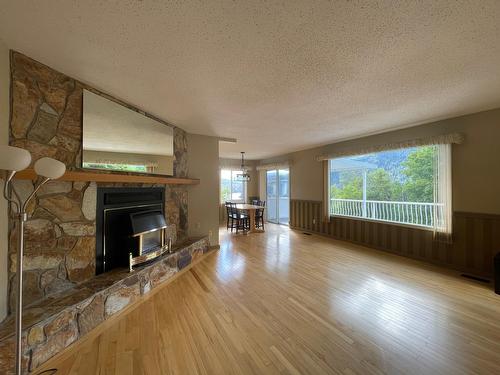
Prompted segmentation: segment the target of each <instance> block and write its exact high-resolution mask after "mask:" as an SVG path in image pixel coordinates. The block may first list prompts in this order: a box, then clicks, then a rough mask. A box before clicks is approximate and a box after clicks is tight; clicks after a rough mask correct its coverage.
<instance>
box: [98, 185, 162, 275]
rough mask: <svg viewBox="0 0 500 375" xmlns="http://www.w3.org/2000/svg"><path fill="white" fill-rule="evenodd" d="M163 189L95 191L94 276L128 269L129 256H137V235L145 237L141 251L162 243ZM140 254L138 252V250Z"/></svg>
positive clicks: (101, 189) (102, 189)
mask: <svg viewBox="0 0 500 375" xmlns="http://www.w3.org/2000/svg"><path fill="white" fill-rule="evenodd" d="M164 212H165V188H161V187H154V188H98V189H97V215H96V274H101V273H103V272H107V271H110V270H112V269H113V268H118V267H120V268H122V267H124V268H125V267H129V256H130V253H133V255H134V256H135V255H139V254H137V252H138V251H139V249H138V247H137V240H136V239H135V238H134V237H133V236H134V235H136V234H137V233H139V232H141V233H146V234H147V235H145V236H144V238H145V241H147V243H145V244H144V251H146V252H147V251H148V249H149V250H152V249H154V248H155V247H157V246H159V245H160V244H161V243H162V240H163V241H164V239H162V238H161V233H162V232H161V231H159V229H161V228H165V226H166V222H165V216H164ZM141 250H142V249H141Z"/></svg>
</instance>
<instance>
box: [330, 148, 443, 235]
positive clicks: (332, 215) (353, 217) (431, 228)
mask: <svg viewBox="0 0 500 375" xmlns="http://www.w3.org/2000/svg"><path fill="white" fill-rule="evenodd" d="M425 146H435V147H436V151H435V153H436V155H437V154H439V153H440V152H441V149H440V148H439V147H440V146H441V145H440V144H430V145H422V146H409V147H401V149H405V148H418V147H425ZM394 150H395V149H394ZM394 150H390V149H388V150H381V151H375V152H367V153H366V154H364V153H360V154H358V155H370V154H377V153H382V152H387V151H394ZM352 156H356V155H352ZM450 156H451V155H450ZM344 157H349V155H346V156H338V157H333V158H328V159H325V161H326V163H327V167H326V168H325V169H326V170H325V172H326V176H325V182H324V183H325V185H326V190H325V192H326V194H325V195H324V196H325V199H326V200H327V201H326V202H325V204H326V212H325V214H326V215H327V217H328V218H330V219H332V218H335V217H339V218H347V219H351V220H360V221H367V222H376V223H384V224H389V225H397V226H403V227H409V228H418V229H422V230H428V231H434V232H436V220H437V219H436V215H437V214H436V212H437V211H436V210H438V208H437V206H438V205H441V206H442V207H441V209H442V210H443V211H444V212H445V214H446V210H447V209H449V210H452V207H451V206H450V207H446V205H443V204H442V203H438V202H437V199H436V197H434V201H433V202H410V201H401V202H391V201H389V200H387V201H384V200H382V201H380V202H385V203H386V204H388V203H396V204H401V205H405V204H406V203H420V204H424V205H425V204H432V205H433V208H432V210H431V212H432V213H433V215H435V216H433V218H432V223H433V224H432V225H425V224H420V223H409V222H405V221H395V220H390V219H381V218H374V217H370V216H369V215H368V214H367V211H366V208H364V209H363V210H362V214H361V215H365V216H356V215H354V214H353V215H343V214H341V213H333V212H332V207H331V204H332V200H333V199H335V198H333V195H332V192H331V186H332V184H331V174H332V164H331V161H332V160H335V159H341V158H344ZM434 163H436V161H435V160H434ZM433 168H434V169H435V170H434V174H435V175H434V178H433V181H432V183H433V186H434V189H436V187H437V185H438V184H439V182H437V181H439V180H440V179H441V178H442V177H439V178H438V177H437V173H438V172H436V168H438V166H437V165H436V164H434V167H433ZM449 168H450V171H451V163H450V165H449ZM352 170H354V169H352ZM352 170H350V171H352ZM440 172H442V171H440ZM450 178H451V176H450ZM365 182H366V181H365ZM448 183H450V182H448ZM367 192H368V190H366V189H365V194H366V193H367ZM350 200H352V201H359V199H346V201H350ZM362 201H363V202H368V201H370V200H368V199H366V198H365V199H362ZM439 217H441V216H439ZM403 220H404V218H403ZM437 230H439V228H438V229H437Z"/></svg>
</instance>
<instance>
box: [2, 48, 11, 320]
mask: <svg viewBox="0 0 500 375" xmlns="http://www.w3.org/2000/svg"><path fill="white" fill-rule="evenodd" d="M9 70H10V69H9V50H8V48H7V46H6V45H5V44H4V43H3V41H2V40H0V144H2V145H3V144H8V143H9V131H8V129H9V86H10V73H9ZM0 184H1V186H0V190H1V189H3V180H1V179H0ZM7 245H8V243H7V203H6V202H5V200H4V199H3V198H2V197H0V320H2V319H3V318H4V317H5V316H6V315H7V288H8V279H7Z"/></svg>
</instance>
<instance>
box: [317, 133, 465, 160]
mask: <svg viewBox="0 0 500 375" xmlns="http://www.w3.org/2000/svg"><path fill="white" fill-rule="evenodd" d="M464 139H465V136H464V135H463V134H462V133H451V134H442V135H436V136H432V137H424V138H417V139H412V140H407V141H401V142H395V143H387V144H384V145H376V146H369V147H364V148H361V149H352V150H343V151H336V152H335V151H334V152H331V153H328V154H324V155H319V156H316V160H317V161H323V160H329V159H333V158H338V157H342V156H353V155H364V154H371V153H372V152H380V151H388V150H396V149H399V148H409V147H417V146H430V145H442V144H453V143H455V144H460V143H463V141H464Z"/></svg>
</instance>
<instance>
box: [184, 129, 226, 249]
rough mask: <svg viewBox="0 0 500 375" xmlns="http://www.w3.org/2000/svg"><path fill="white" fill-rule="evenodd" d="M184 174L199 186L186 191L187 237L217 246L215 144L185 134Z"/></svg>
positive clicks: (217, 153) (207, 139)
mask: <svg viewBox="0 0 500 375" xmlns="http://www.w3.org/2000/svg"><path fill="white" fill-rule="evenodd" d="M187 143H188V174H189V177H191V178H199V179H200V184H199V185H195V186H191V187H189V191H188V235H189V236H190V237H191V236H206V235H207V234H209V233H211V239H210V244H211V245H212V246H215V245H218V244H219V140H218V138H214V137H207V136H203V135H194V134H188V136H187Z"/></svg>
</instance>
